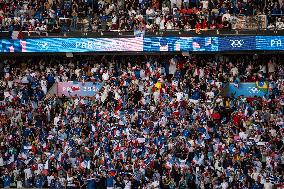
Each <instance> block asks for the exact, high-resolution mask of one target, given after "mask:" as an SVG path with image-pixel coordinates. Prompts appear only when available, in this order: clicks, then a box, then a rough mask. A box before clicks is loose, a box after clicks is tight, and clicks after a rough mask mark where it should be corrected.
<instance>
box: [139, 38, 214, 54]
mask: <svg viewBox="0 0 284 189" xmlns="http://www.w3.org/2000/svg"><path fill="white" fill-rule="evenodd" d="M143 49H144V51H158V52H159V51H169V52H174V51H218V37H146V38H144V47H143Z"/></svg>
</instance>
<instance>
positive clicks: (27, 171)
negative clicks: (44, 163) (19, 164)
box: [24, 168, 32, 180]
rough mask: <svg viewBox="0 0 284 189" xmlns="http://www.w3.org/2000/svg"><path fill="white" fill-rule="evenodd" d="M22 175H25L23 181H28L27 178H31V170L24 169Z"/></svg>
mask: <svg viewBox="0 0 284 189" xmlns="http://www.w3.org/2000/svg"><path fill="white" fill-rule="evenodd" d="M24 173H25V180H28V179H29V178H31V177H32V170H31V169H30V168H27V169H25V170H24Z"/></svg>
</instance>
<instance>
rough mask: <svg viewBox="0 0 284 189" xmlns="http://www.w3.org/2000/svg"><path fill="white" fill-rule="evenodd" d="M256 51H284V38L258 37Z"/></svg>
mask: <svg viewBox="0 0 284 189" xmlns="http://www.w3.org/2000/svg"><path fill="white" fill-rule="evenodd" d="M256 50H282V51H283V50H284V36H265V37H264V36H256Z"/></svg>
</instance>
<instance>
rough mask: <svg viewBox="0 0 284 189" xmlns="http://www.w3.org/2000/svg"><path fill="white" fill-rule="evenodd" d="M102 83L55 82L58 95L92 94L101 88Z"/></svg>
mask: <svg viewBox="0 0 284 189" xmlns="http://www.w3.org/2000/svg"><path fill="white" fill-rule="evenodd" d="M102 86H103V84H102V83H93V82H85V83H82V82H73V81H71V82H59V83H57V95H58V96H62V95H65V96H68V97H70V96H94V95H95V94H96V93H97V92H98V91H99V90H100V89H101V88H102Z"/></svg>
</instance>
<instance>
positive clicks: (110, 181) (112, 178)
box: [107, 177, 114, 187]
mask: <svg viewBox="0 0 284 189" xmlns="http://www.w3.org/2000/svg"><path fill="white" fill-rule="evenodd" d="M113 180H114V177H108V178H107V187H113V184H114V183H113Z"/></svg>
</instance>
